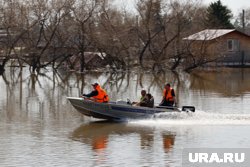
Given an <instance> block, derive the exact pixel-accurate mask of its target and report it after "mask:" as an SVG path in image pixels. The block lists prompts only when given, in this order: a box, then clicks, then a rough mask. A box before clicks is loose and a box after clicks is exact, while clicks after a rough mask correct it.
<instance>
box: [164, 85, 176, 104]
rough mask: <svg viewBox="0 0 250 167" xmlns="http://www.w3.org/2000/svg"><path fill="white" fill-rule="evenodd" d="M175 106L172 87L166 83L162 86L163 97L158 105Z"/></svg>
mask: <svg viewBox="0 0 250 167" xmlns="http://www.w3.org/2000/svg"><path fill="white" fill-rule="evenodd" d="M174 104H175V106H177V102H176V98H175V92H174V89H173V88H171V86H170V84H169V83H167V84H166V85H165V87H164V91H163V98H162V101H161V103H160V106H171V107H172V106H174Z"/></svg>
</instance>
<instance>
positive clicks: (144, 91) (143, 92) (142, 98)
mask: <svg viewBox="0 0 250 167" xmlns="http://www.w3.org/2000/svg"><path fill="white" fill-rule="evenodd" d="M146 94H147V92H146V90H142V91H141V98H140V101H139V102H133V103H132V105H135V106H140V103H141V102H143V101H146Z"/></svg>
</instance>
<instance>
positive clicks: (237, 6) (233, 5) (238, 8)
mask: <svg viewBox="0 0 250 167" xmlns="http://www.w3.org/2000/svg"><path fill="white" fill-rule="evenodd" d="M201 1H202V2H203V4H205V5H209V4H210V3H211V2H216V1H217V0H201ZM116 2H117V4H118V5H120V6H123V7H124V6H125V7H126V8H127V9H130V10H134V9H133V8H134V4H135V2H136V0H116ZM221 2H222V4H223V5H226V6H227V7H228V8H229V9H230V10H231V11H232V12H233V14H234V16H237V15H238V14H239V13H241V12H242V9H250V0H221Z"/></svg>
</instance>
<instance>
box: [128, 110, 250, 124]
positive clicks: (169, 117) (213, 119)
mask: <svg viewBox="0 0 250 167" xmlns="http://www.w3.org/2000/svg"><path fill="white" fill-rule="evenodd" d="M130 123H137V124H150V125H159V124H161V125H162V124H164V125H250V114H219V113H207V112H204V111H197V112H195V113H161V114H157V115H156V116H154V117H153V118H151V119H148V120H138V121H130Z"/></svg>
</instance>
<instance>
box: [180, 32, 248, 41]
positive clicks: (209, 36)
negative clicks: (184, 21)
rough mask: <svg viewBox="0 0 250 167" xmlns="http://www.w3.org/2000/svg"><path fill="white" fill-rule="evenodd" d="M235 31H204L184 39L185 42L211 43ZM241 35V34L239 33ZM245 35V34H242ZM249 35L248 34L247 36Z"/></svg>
mask: <svg viewBox="0 0 250 167" xmlns="http://www.w3.org/2000/svg"><path fill="white" fill-rule="evenodd" d="M233 31H237V30H235V29H206V30H203V31H200V32H198V33H195V34H193V35H190V36H188V37H186V38H183V39H184V40H197V41H199V40H200V41H204V40H206V41H209V40H213V39H216V38H218V37H221V36H223V35H226V34H228V33H231V32H233ZM237 32H239V31H237ZM239 33H241V32H239ZM242 34H243V33H242ZM245 35H247V34H245Z"/></svg>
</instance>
